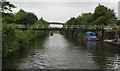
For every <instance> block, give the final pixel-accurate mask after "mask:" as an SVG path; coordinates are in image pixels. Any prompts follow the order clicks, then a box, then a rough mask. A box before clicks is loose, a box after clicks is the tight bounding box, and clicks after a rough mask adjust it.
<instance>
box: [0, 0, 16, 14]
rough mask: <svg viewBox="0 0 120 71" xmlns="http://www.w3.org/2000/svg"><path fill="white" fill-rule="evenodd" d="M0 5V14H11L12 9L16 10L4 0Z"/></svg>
mask: <svg viewBox="0 0 120 71" xmlns="http://www.w3.org/2000/svg"><path fill="white" fill-rule="evenodd" d="M0 5H2V7H1V8H2V9H1V12H5V11H6V12H12V10H11V9H12V8H16V6H15V5H13V4H11V3H10V2H8V1H6V0H4V1H0Z"/></svg>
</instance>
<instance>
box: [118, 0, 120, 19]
mask: <svg viewBox="0 0 120 71" xmlns="http://www.w3.org/2000/svg"><path fill="white" fill-rule="evenodd" d="M118 19H119V20H120V1H119V2H118Z"/></svg>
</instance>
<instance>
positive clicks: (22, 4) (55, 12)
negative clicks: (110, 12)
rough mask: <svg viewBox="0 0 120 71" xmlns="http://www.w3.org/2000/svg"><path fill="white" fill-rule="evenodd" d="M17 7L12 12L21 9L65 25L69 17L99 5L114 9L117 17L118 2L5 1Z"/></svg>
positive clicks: (90, 10) (91, 10) (99, 0)
mask: <svg viewBox="0 0 120 71" xmlns="http://www.w3.org/2000/svg"><path fill="white" fill-rule="evenodd" d="M7 1H10V2H11V3H12V4H14V5H15V6H17V8H16V9H13V12H18V11H19V9H21V8H22V9H23V10H25V11H27V12H33V13H34V14H35V15H37V17H38V18H39V19H40V18H41V17H43V18H44V19H45V20H46V21H48V22H61V23H65V22H66V21H67V20H69V19H70V18H71V17H78V16H79V15H81V13H89V12H92V13H93V12H94V10H95V7H97V6H98V4H99V3H100V4H101V5H105V6H107V7H108V8H111V9H114V10H115V12H116V16H117V15H118V1H119V0H103V1H102V0H7Z"/></svg>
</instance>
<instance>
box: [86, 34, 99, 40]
mask: <svg viewBox="0 0 120 71" xmlns="http://www.w3.org/2000/svg"><path fill="white" fill-rule="evenodd" d="M86 40H90V41H94V40H96V41H97V40H99V39H98V37H97V36H96V35H95V33H94V32H87V34H86Z"/></svg>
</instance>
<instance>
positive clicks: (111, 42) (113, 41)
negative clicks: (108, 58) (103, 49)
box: [104, 39, 120, 46]
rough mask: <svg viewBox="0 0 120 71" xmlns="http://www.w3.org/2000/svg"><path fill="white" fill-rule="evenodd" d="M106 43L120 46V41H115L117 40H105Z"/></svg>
mask: <svg viewBox="0 0 120 71" xmlns="http://www.w3.org/2000/svg"><path fill="white" fill-rule="evenodd" d="M104 42H106V43H109V44H111V45H115V46H120V41H119V40H115V39H113V40H104Z"/></svg>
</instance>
